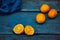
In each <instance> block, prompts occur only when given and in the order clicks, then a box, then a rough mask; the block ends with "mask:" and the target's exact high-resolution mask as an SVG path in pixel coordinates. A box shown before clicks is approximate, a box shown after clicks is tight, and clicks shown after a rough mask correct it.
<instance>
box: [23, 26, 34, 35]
mask: <svg viewBox="0 0 60 40" xmlns="http://www.w3.org/2000/svg"><path fill="white" fill-rule="evenodd" d="M24 31H25V34H26V35H33V34H34V28H33V27H32V26H30V25H27V26H25V30H24Z"/></svg>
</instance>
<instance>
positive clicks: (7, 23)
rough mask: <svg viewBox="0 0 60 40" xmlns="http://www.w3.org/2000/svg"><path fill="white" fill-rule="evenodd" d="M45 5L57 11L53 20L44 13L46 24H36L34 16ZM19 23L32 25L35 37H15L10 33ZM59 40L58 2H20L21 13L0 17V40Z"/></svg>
mask: <svg viewBox="0 0 60 40" xmlns="http://www.w3.org/2000/svg"><path fill="white" fill-rule="evenodd" d="M44 3H47V4H49V5H50V6H51V8H55V9H57V10H58V16H57V17H56V18H55V19H49V18H48V16H47V13H46V22H45V23H44V24H38V23H37V22H36V21H35V17H36V14H38V13H40V11H39V7H40V6H41V5H42V4H44ZM18 23H21V24H23V25H24V26H26V25H32V26H33V28H34V29H35V35H33V36H26V35H25V34H22V35H16V34H14V33H13V32H12V29H13V27H14V26H15V25H16V24H18ZM3 38H4V39H3ZM24 39H26V40H60V1H58V0H56V1H54V0H53V1H49V0H22V9H21V11H18V12H14V13H11V14H8V15H7V14H6V15H4V14H3V15H0V40H24Z"/></svg>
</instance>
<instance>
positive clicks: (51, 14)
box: [48, 9, 57, 18]
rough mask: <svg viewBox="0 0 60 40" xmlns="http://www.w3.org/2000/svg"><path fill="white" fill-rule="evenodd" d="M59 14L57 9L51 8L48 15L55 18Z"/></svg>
mask: <svg viewBox="0 0 60 40" xmlns="http://www.w3.org/2000/svg"><path fill="white" fill-rule="evenodd" d="M56 16H57V10H56V9H51V10H50V11H49V12H48V17H49V18H55V17H56Z"/></svg>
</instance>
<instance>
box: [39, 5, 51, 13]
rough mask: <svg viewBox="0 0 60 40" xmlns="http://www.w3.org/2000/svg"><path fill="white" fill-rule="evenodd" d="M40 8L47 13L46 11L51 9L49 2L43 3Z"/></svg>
mask: <svg viewBox="0 0 60 40" xmlns="http://www.w3.org/2000/svg"><path fill="white" fill-rule="evenodd" d="M40 10H41V12H43V13H45V12H48V11H49V10H50V6H49V5H48V4H43V5H42V6H41V7H40Z"/></svg>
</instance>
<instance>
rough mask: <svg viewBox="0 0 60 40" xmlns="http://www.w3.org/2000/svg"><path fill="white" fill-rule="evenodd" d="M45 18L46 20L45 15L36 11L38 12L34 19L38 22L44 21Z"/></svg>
mask: <svg viewBox="0 0 60 40" xmlns="http://www.w3.org/2000/svg"><path fill="white" fill-rule="evenodd" d="M45 20H46V17H45V15H44V14H42V13H38V14H37V15H36V21H37V22H38V23H44V22H45Z"/></svg>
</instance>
